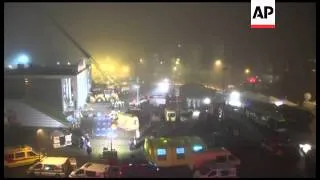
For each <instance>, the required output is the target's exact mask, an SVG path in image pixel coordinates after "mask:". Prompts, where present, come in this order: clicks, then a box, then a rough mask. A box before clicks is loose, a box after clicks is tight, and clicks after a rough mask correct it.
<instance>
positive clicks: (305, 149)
mask: <svg viewBox="0 0 320 180" xmlns="http://www.w3.org/2000/svg"><path fill="white" fill-rule="evenodd" d="M299 147H300V148H301V149H302V151H303V152H304V153H308V152H309V151H310V150H311V145H310V144H299Z"/></svg>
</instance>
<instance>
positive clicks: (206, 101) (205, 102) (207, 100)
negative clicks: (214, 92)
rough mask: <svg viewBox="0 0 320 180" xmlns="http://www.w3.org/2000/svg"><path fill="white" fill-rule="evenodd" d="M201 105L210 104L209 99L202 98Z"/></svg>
mask: <svg viewBox="0 0 320 180" xmlns="http://www.w3.org/2000/svg"><path fill="white" fill-rule="evenodd" d="M203 103H204V104H210V103H211V99H210V98H204V99H203Z"/></svg>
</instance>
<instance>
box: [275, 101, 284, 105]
mask: <svg viewBox="0 0 320 180" xmlns="http://www.w3.org/2000/svg"><path fill="white" fill-rule="evenodd" d="M274 104H275V105H276V106H281V105H283V101H275V102H274Z"/></svg>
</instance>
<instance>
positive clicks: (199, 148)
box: [192, 145, 203, 152]
mask: <svg viewBox="0 0 320 180" xmlns="http://www.w3.org/2000/svg"><path fill="white" fill-rule="evenodd" d="M192 150H193V151H194V152H198V151H201V150H203V146H201V145H194V146H193V147H192Z"/></svg>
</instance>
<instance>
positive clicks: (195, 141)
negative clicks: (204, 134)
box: [144, 136, 207, 167]
mask: <svg viewBox="0 0 320 180" xmlns="http://www.w3.org/2000/svg"><path fill="white" fill-rule="evenodd" d="M206 149H207V146H206V144H205V143H204V142H203V140H202V139H201V138H200V137H197V136H182V137H174V138H165V137H161V138H152V137H150V138H146V139H145V141H144V154H145V157H146V159H147V161H148V162H149V163H150V164H153V165H155V166H157V167H174V166H187V165H189V164H191V165H193V158H192V154H193V153H200V152H202V151H205V150H206Z"/></svg>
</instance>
